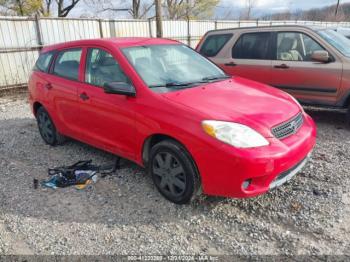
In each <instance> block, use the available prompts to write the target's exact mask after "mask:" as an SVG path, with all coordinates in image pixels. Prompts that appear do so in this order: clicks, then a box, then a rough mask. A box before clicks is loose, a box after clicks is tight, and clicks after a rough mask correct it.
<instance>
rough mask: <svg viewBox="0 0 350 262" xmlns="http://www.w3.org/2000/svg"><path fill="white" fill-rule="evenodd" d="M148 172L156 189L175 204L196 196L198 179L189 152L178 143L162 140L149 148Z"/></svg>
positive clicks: (186, 201) (184, 202) (188, 200)
mask: <svg viewBox="0 0 350 262" xmlns="http://www.w3.org/2000/svg"><path fill="white" fill-rule="evenodd" d="M149 172H150V174H151V176H152V179H153V182H154V184H155V186H156V187H157V189H158V191H159V192H160V193H161V194H162V195H163V196H164V197H165V198H166V199H168V200H169V201H171V202H173V203H175V204H186V203H188V202H190V201H191V200H192V198H194V196H196V194H197V192H198V189H199V185H200V181H199V175H198V172H197V169H196V167H195V165H194V162H193V160H192V158H191V156H190V154H189V153H188V152H187V151H186V149H185V148H184V147H183V146H182V145H180V144H179V143H177V142H175V141H172V140H165V141H162V142H160V143H158V144H156V145H155V146H153V147H152V149H151V154H150V162H149Z"/></svg>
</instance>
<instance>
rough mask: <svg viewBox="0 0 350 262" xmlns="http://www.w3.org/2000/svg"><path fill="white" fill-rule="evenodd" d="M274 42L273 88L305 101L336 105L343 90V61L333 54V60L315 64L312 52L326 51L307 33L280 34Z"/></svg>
mask: <svg viewBox="0 0 350 262" xmlns="http://www.w3.org/2000/svg"><path fill="white" fill-rule="evenodd" d="M274 39H275V49H274V52H275V53H274V61H273V63H272V79H271V85H273V86H275V87H277V88H280V89H282V90H284V91H287V92H289V93H291V94H292V95H294V96H295V97H297V98H298V99H299V100H301V101H302V102H306V103H308V102H309V103H313V104H328V105H332V104H334V103H335V102H336V98H337V94H338V93H337V92H338V91H339V90H340V88H339V87H340V84H341V76H342V62H341V61H340V60H338V58H336V57H335V56H333V55H332V54H331V53H330V56H331V57H332V61H330V62H328V63H322V62H316V61H313V60H312V59H311V55H312V53H313V52H314V51H320V50H326V48H324V47H323V46H322V45H321V43H320V42H318V41H317V40H315V39H314V38H312V37H311V36H310V35H308V34H306V33H304V32H297V31H294V32H293V31H285V32H283V31H280V32H276V34H275V37H274ZM326 51H328V50H326Z"/></svg>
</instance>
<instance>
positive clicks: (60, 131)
mask: <svg viewBox="0 0 350 262" xmlns="http://www.w3.org/2000/svg"><path fill="white" fill-rule="evenodd" d="M29 100H30V104H31V106H32V110H33V113H34V115H35V117H36V119H37V122H38V127H39V131H40V134H41V136H42V138H43V140H44V141H45V142H46V143H47V144H49V145H57V144H59V143H62V142H63V141H64V139H65V138H66V137H70V138H74V139H77V140H80V141H83V142H85V143H87V144H90V145H93V146H95V147H98V148H101V149H103V150H106V151H109V152H111V153H114V154H116V155H118V156H121V157H124V158H127V159H129V160H131V161H134V162H135V163H137V164H139V165H141V166H143V167H145V168H147V169H148V172H149V173H150V175H151V176H152V178H153V181H154V184H155V186H156V187H157V189H158V190H159V192H160V193H161V194H162V195H163V196H164V197H165V198H167V199H168V200H170V201H172V202H174V203H177V204H183V203H187V202H189V201H190V200H191V199H193V197H195V196H196V195H198V194H200V193H201V192H203V193H205V194H208V195H218V196H226V197H253V196H257V195H259V194H263V193H265V192H267V191H269V190H271V189H273V188H275V187H277V186H280V185H281V184H283V183H284V182H286V181H288V180H289V179H290V178H292V177H293V176H294V175H295V174H296V173H297V172H298V171H299V170H300V169H301V168H302V167H303V166H304V165H305V163H306V162H307V160H308V157H309V156H310V152H311V151H312V149H313V147H314V145H315V140H316V127H315V124H314V122H313V120H312V119H311V118H310V117H309V116H308V115H307V114H306V113H305V112H304V111H303V109H302V108H301V106H300V105H299V104H298V102H296V101H295V99H293V98H292V97H291V96H290V95H288V94H287V93H284V92H282V91H279V90H277V89H274V88H272V87H269V86H266V85H263V84H260V83H257V82H254V81H250V80H247V79H244V78H240V77H229V76H227V75H226V74H225V73H224V72H223V71H222V70H221V69H220V68H218V67H217V66H216V65H214V64H213V63H212V62H210V61H209V60H207V59H206V58H204V57H203V56H201V55H200V54H198V53H196V52H195V51H193V50H192V49H190V48H189V47H187V46H185V45H183V44H181V43H179V42H176V41H171V40H166V39H155V38H116V39H96V40H82V41H75V42H69V43H64V44H58V45H53V46H48V47H45V48H44V49H43V50H42V52H41V54H40V56H39V59H38V61H37V62H36V65H35V67H34V70H33V73H32V75H31V77H30V80H29Z"/></svg>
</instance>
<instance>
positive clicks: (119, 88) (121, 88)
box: [103, 82, 136, 96]
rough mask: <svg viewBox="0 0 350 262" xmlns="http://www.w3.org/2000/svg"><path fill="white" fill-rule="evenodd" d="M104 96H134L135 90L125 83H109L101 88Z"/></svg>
mask: <svg viewBox="0 0 350 262" xmlns="http://www.w3.org/2000/svg"><path fill="white" fill-rule="evenodd" d="M103 89H104V91H105V93H106V94H118V95H125V96H136V90H135V88H134V87H133V85H132V84H129V83H125V82H110V83H106V84H105V85H104V87H103Z"/></svg>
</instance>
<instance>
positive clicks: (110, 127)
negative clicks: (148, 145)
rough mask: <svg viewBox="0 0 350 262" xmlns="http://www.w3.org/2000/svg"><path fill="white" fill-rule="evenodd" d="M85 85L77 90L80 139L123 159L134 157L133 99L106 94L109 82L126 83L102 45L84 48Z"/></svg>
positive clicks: (126, 78) (117, 66)
mask: <svg viewBox="0 0 350 262" xmlns="http://www.w3.org/2000/svg"><path fill="white" fill-rule="evenodd" d="M84 54H85V57H86V59H85V67H84V68H85V75H84V82H85V84H84V85H82V86H81V87H79V89H78V100H79V104H80V114H79V125H80V126H81V129H82V130H84V133H83V134H81V136H82V137H83V139H84V140H85V141H87V142H88V143H91V144H93V145H95V146H97V147H99V148H102V149H104V150H107V151H110V152H113V153H115V154H117V155H120V156H123V157H125V158H129V159H133V158H134V157H135V152H134V148H136V146H135V124H134V113H133V112H134V109H133V107H134V105H135V98H134V97H129V96H125V95H118V94H107V93H105V92H104V89H103V86H104V84H105V83H109V82H128V81H129V79H128V77H127V76H126V75H125V74H124V72H123V70H122V69H121V67H120V66H119V63H118V61H117V60H116V59H115V58H114V57H113V56H112V54H111V53H110V52H109V51H107V50H104V49H102V48H95V47H91V48H87V49H85V52H84Z"/></svg>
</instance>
